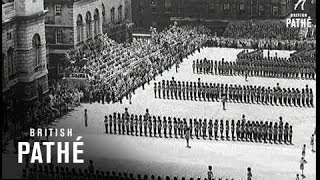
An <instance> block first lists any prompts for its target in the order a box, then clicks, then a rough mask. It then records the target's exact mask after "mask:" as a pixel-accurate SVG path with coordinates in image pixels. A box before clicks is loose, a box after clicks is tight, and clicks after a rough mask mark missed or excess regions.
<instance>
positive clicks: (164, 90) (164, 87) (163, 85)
mask: <svg viewBox="0 0 320 180" xmlns="http://www.w3.org/2000/svg"><path fill="white" fill-rule="evenodd" d="M167 88H168V87H167V86H165V80H162V97H163V99H165V98H166V89H167Z"/></svg>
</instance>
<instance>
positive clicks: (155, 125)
mask: <svg viewBox="0 0 320 180" xmlns="http://www.w3.org/2000/svg"><path fill="white" fill-rule="evenodd" d="M159 118H160V117H159V116H158V122H159V121H160V120H159ZM153 136H154V137H157V120H156V117H155V116H153Z"/></svg>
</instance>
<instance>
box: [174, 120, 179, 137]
mask: <svg viewBox="0 0 320 180" xmlns="http://www.w3.org/2000/svg"><path fill="white" fill-rule="evenodd" d="M173 129H174V137H175V138H178V136H177V130H178V125H177V119H176V118H175V117H174V118H173Z"/></svg>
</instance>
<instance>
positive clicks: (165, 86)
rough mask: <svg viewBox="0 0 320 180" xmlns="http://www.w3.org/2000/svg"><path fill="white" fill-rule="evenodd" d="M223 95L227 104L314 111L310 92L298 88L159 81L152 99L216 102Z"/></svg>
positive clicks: (307, 88)
mask: <svg viewBox="0 0 320 180" xmlns="http://www.w3.org/2000/svg"><path fill="white" fill-rule="evenodd" d="M223 95H225V97H226V99H227V100H228V101H229V102H234V103H235V102H237V103H258V104H260V103H262V104H265V105H269V104H271V105H273V104H275V105H281V106H299V107H313V106H314V105H313V92H312V89H311V88H309V87H308V85H306V87H305V88H302V89H301V91H300V90H299V89H298V88H281V87H280V86H279V83H277V86H276V87H273V88H270V87H263V86H253V85H237V84H234V85H232V84H230V85H228V84H220V83H217V84H216V83H213V84H212V83H204V82H201V80H200V78H198V82H185V81H182V82H181V81H176V80H175V79H174V78H172V80H170V81H169V80H166V81H165V80H162V83H161V82H158V83H154V96H155V98H161V96H162V98H163V99H179V100H197V99H198V100H200V101H201V100H204V101H219V100H220V99H222V97H223Z"/></svg>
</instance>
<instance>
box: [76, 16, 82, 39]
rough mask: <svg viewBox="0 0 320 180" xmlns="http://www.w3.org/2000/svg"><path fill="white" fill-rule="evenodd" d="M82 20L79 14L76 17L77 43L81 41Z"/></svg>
mask: <svg viewBox="0 0 320 180" xmlns="http://www.w3.org/2000/svg"><path fill="white" fill-rule="evenodd" d="M82 33H83V20H82V16H81V14H79V15H78V17H77V42H81V41H83V34H82Z"/></svg>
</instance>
